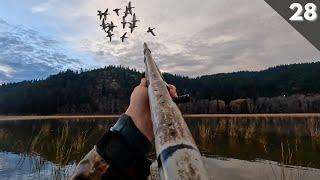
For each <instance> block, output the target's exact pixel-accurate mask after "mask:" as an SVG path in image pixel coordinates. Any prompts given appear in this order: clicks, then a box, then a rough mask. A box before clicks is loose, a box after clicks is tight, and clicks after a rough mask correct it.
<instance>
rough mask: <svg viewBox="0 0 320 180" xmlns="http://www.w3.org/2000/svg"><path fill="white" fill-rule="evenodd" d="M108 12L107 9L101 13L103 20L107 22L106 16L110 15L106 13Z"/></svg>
mask: <svg viewBox="0 0 320 180" xmlns="http://www.w3.org/2000/svg"><path fill="white" fill-rule="evenodd" d="M108 10H109V9H108V8H107V9H106V10H105V11H104V13H102V14H103V16H104V19H105V20H107V16H108V15H110V14H109V13H108Z"/></svg>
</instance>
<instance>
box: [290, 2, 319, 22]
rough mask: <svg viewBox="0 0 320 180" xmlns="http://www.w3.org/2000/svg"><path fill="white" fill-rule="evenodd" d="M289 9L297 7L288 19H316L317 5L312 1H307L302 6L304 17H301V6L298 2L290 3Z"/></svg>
mask: <svg viewBox="0 0 320 180" xmlns="http://www.w3.org/2000/svg"><path fill="white" fill-rule="evenodd" d="M290 9H292V10H295V9H297V11H296V12H295V13H294V14H293V16H291V18H290V19H289V20H290V21H304V19H306V20H308V21H315V20H317V19H318V14H317V6H316V5H315V4H313V3H307V4H306V5H305V6H304V10H305V12H304V14H303V17H304V19H303V17H302V13H303V7H302V5H301V4H300V3H292V4H291V5H290Z"/></svg>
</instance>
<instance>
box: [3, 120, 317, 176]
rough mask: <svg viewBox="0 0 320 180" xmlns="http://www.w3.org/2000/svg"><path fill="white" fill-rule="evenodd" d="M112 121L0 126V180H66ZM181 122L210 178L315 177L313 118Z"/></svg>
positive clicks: (315, 139) (9, 124)
mask: <svg viewBox="0 0 320 180" xmlns="http://www.w3.org/2000/svg"><path fill="white" fill-rule="evenodd" d="M115 121H116V119H108V120H106V119H81V120H80V119H73V120H63V119H61V120H34V121H2V122H0V179H3V178H6V179H21V178H22V179H34V178H36V179H66V177H67V176H68V174H70V173H71V172H72V170H73V169H74V167H75V164H76V163H77V162H78V161H79V160H80V159H81V158H82V157H83V156H84V155H85V154H86V153H87V152H88V151H89V150H90V149H91V148H92V147H93V145H94V144H95V142H96V141H97V140H98V139H99V137H100V136H101V135H102V134H103V133H104V131H105V130H106V129H107V128H110V127H111V126H112V125H113V124H114V122H115ZM186 121H187V123H188V125H189V128H190V130H191V132H192V134H193V136H194V138H195V140H196V142H197V144H198V146H199V149H200V150H201V151H202V153H203V155H204V156H206V158H205V165H206V167H207V168H208V170H209V172H210V176H212V177H216V178H217V179H226V180H229V179H279V180H280V179H319V178H320V170H319V169H320V156H319V152H320V122H319V119H317V118H310V117H308V118H307V117H306V118H301V117H299V118H291V117H281V118H279V117H278V118H275V117H272V118H271V117H259V118H258V117H256V118H255V117H236V116H235V117H220V118H217V117H215V118H187V119H186ZM222 157H223V158H222ZM237 159H241V160H237ZM284 165H286V166H284ZM316 177H317V178H316Z"/></svg>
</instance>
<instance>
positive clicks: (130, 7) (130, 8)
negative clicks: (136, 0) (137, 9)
mask: <svg viewBox="0 0 320 180" xmlns="http://www.w3.org/2000/svg"><path fill="white" fill-rule="evenodd" d="M133 8H134V7H132V6H131V2H130V1H129V4H128V10H129V13H130V14H131V15H132V9H133Z"/></svg>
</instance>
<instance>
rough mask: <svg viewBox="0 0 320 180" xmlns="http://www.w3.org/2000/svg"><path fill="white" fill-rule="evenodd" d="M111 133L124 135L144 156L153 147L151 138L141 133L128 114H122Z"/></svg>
mask: <svg viewBox="0 0 320 180" xmlns="http://www.w3.org/2000/svg"><path fill="white" fill-rule="evenodd" d="M110 131H112V132H115V133H118V134H120V135H122V136H123V137H124V139H125V140H126V141H127V143H128V144H129V145H131V146H132V147H134V148H135V149H137V150H138V151H140V152H141V153H143V154H146V153H148V152H149V151H150V149H151V146H152V145H151V142H150V140H149V138H147V137H146V136H145V135H144V134H143V133H142V132H141V130H140V129H139V128H138V127H137V126H136V125H135V123H134V121H133V119H132V118H131V117H130V116H129V115H127V114H122V115H121V116H120V118H119V120H118V121H117V123H116V124H115V125H114V126H113V127H112V128H111V129H110Z"/></svg>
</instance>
